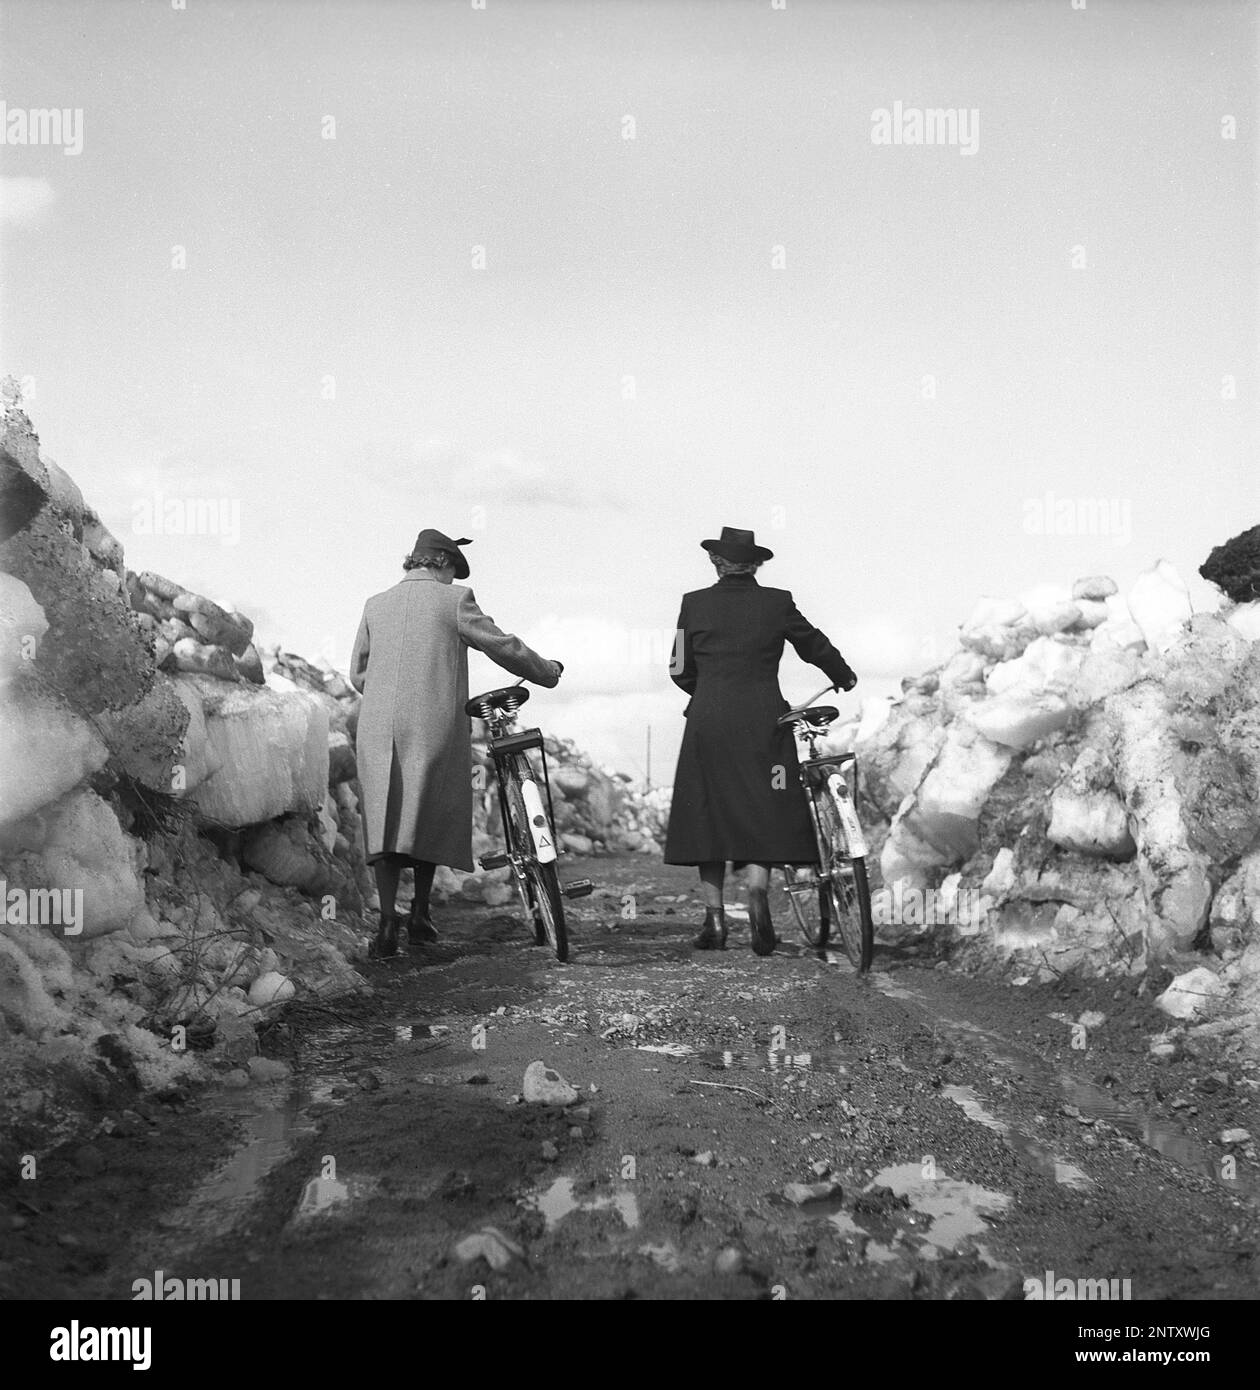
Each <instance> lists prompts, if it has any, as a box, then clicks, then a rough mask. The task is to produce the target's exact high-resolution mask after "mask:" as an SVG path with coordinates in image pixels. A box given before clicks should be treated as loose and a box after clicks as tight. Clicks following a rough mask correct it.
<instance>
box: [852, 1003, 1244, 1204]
mask: <svg viewBox="0 0 1260 1390" xmlns="http://www.w3.org/2000/svg"><path fill="white" fill-rule="evenodd" d="M875 978H876V979H877V980H879V979H882V977H875ZM881 988H884V986H882V985H881ZM885 993H887V994H889V995H890V996H892V997H893V998H897V999H908V1000H910V1001H912V1002H913V1003H915V1004H917V1005H918V1006H919V1007H920V1008H921V1009H922V1010H924V1012H926V1013H927V1014H929V1016H930V1017H931V1020H932V1023H933V1026H934V1028H935V1029H936V1030H937V1031H939V1032H942V1033H945V1034H947V1035H948V1034H950V1033H952V1034H953V1035H954V1036H955V1037H969V1038H971V1039H972V1040H975V1039H976V1038H982V1039H983V1040H984V1042H985V1049H986V1053H987V1055H988V1056H989V1057H990V1058H991V1059H992V1060H993V1061H994V1062H998V1063H1000V1064H1001V1065H1003V1066H1007V1067H1010V1068H1012V1069H1013V1070H1015V1071H1017V1072H1019V1073H1020V1074H1021V1075H1023V1076H1026V1077H1028V1078H1029V1079H1032V1080H1036V1081H1038V1082H1040V1083H1042V1084H1044V1085H1046V1086H1048V1087H1053V1088H1055V1089H1057V1090H1058V1092H1059V1094H1060V1096H1061V1097H1062V1098H1063V1100H1064V1101H1066V1102H1068V1103H1069V1104H1071V1105H1075V1106H1076V1108H1077V1109H1078V1110H1080V1111H1081V1113H1082V1114H1084V1115H1087V1116H1089V1117H1090V1118H1091V1119H1095V1120H1103V1121H1105V1122H1106V1123H1107V1124H1110V1125H1113V1126H1114V1127H1115V1128H1116V1129H1118V1130H1120V1131H1121V1133H1123V1134H1127V1135H1128V1136H1129V1137H1130V1138H1132V1139H1137V1140H1139V1141H1140V1142H1141V1143H1143V1144H1145V1145H1146V1146H1147V1147H1148V1148H1150V1149H1153V1150H1154V1151H1155V1152H1156V1153H1158V1154H1160V1155H1161V1156H1162V1157H1164V1158H1167V1159H1169V1160H1170V1161H1172V1162H1173V1163H1176V1164H1178V1165H1180V1166H1181V1167H1183V1168H1188V1169H1189V1170H1190V1171H1192V1172H1194V1173H1198V1174H1199V1175H1200V1176H1202V1177H1208V1178H1211V1179H1212V1180H1213V1181H1214V1182H1216V1183H1219V1184H1220V1185H1221V1186H1222V1187H1224V1188H1225V1189H1226V1190H1227V1191H1229V1192H1231V1193H1233V1194H1234V1195H1235V1196H1244V1197H1248V1198H1250V1199H1252V1200H1255V1198H1256V1197H1260V1183H1257V1181H1256V1179H1255V1178H1254V1177H1252V1176H1251V1175H1250V1174H1245V1173H1239V1174H1238V1175H1237V1176H1236V1177H1234V1178H1232V1179H1231V1178H1226V1177H1224V1176H1223V1175H1222V1173H1221V1171H1220V1165H1219V1158H1218V1155H1216V1154H1215V1153H1213V1152H1212V1151H1211V1150H1209V1149H1206V1148H1204V1147H1203V1145H1202V1144H1200V1143H1198V1141H1197V1140H1195V1139H1193V1138H1192V1137H1191V1136H1190V1135H1189V1134H1187V1133H1186V1132H1185V1130H1183V1129H1182V1128H1180V1126H1178V1125H1175V1124H1173V1123H1171V1122H1170V1121H1168V1120H1163V1119H1159V1118H1158V1117H1156V1116H1154V1115H1148V1114H1147V1113H1146V1112H1145V1111H1142V1110H1137V1109H1133V1108H1131V1107H1130V1106H1128V1105H1125V1104H1124V1103H1123V1102H1122V1101H1120V1100H1119V1098H1118V1097H1116V1096H1115V1095H1113V1094H1112V1092H1110V1091H1108V1090H1106V1089H1104V1088H1103V1087H1101V1086H1095V1085H1092V1084H1091V1083H1090V1082H1088V1081H1080V1080H1078V1079H1077V1078H1076V1077H1074V1076H1068V1075H1066V1074H1065V1073H1063V1072H1057V1071H1055V1070H1054V1068H1053V1067H1050V1066H1047V1065H1046V1063H1045V1062H1043V1061H1042V1060H1041V1058H1040V1057H1038V1056H1037V1055H1036V1054H1035V1053H1032V1052H1026V1051H1024V1050H1023V1049H1022V1048H1018V1047H1016V1046H1014V1045H1013V1044H1011V1043H1010V1042H1008V1041H1007V1039H1005V1038H1003V1037H1002V1036H1001V1034H1000V1033H994V1032H991V1031H990V1030H989V1029H987V1028H979V1027H977V1026H976V1025H975V1024H974V1023H969V1022H967V1021H966V1020H964V1019H955V1018H943V1017H941V1016H940V1015H939V1014H935V1013H933V1012H932V1006H931V1004H930V1002H929V1001H928V1000H927V999H926V998H925V996H924V995H922V994H921V993H919V992H918V991H917V990H906V989H894V988H893V987H891V986H889V987H887V988H885ZM1008 1138H1015V1140H1016V1142H1017V1143H1018V1142H1020V1141H1022V1143H1023V1144H1024V1145H1026V1146H1031V1147H1029V1148H1026V1149H1025V1152H1028V1153H1029V1155H1030V1156H1033V1157H1035V1156H1036V1152H1037V1150H1038V1146H1037V1145H1036V1144H1035V1143H1034V1142H1033V1141H1032V1140H1030V1139H1029V1138H1028V1137H1027V1136H1026V1135H1019V1134H1018V1132H1017V1131H1012V1134H1011V1135H1009V1136H1008ZM1041 1152H1042V1153H1044V1150H1042V1151H1041ZM1051 1161H1052V1162H1053V1163H1055V1164H1057V1166H1058V1168H1059V1169H1061V1170H1062V1171H1063V1172H1064V1175H1065V1176H1064V1177H1059V1176H1058V1175H1057V1174H1056V1179H1055V1180H1056V1181H1059V1182H1065V1183H1066V1185H1068V1186H1072V1185H1073V1184H1077V1185H1080V1184H1081V1182H1082V1180H1083V1181H1084V1183H1088V1182H1089V1179H1088V1178H1087V1177H1086V1176H1085V1174H1083V1173H1082V1172H1081V1170H1080V1169H1079V1168H1076V1167H1075V1166H1074V1165H1072V1164H1070V1163H1063V1162H1062V1161H1061V1160H1055V1159H1053V1157H1052V1158H1051Z"/></svg>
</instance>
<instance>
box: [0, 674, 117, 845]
mask: <svg viewBox="0 0 1260 1390" xmlns="http://www.w3.org/2000/svg"><path fill="white" fill-rule="evenodd" d="M108 757H109V751H108V749H107V748H106V747H105V744H104V742H103V740H102V739H101V737H100V735H99V734H97V732H96V730H95V729H93V728H92V726H91V725H90V724H89V723H87V722H86V721H85V720H83V719H80V718H79V716H78V715H77V714H74V713H72V712H71V711H70V710H69V709H66V708H65V707H64V706H61V705H58V704H55V703H54V702H53V701H52V700H51V699H50V698H49V697H48V696H46V695H43V694H41V693H37V692H33V691H21V692H18V691H17V690H16V688H15V687H14V686H12V685H10V686H9V687H7V688H6V689H3V690H0V825H6V824H9V823H11V822H13V821H19V820H23V819H24V818H25V817H26V816H28V815H30V814H31V812H32V811H37V810H39V808H40V807H41V806H47V805H48V804H49V803H50V802H52V801H56V800H57V799H58V797H61V796H64V795H65V793H66V792H68V791H69V790H70V789H71V788H72V787H74V786H77V785H78V784H79V783H80V782H82V781H83V780H84V778H86V777H89V776H91V775H92V773H94V772H99V771H100V769H101V768H102V767H104V766H105V763H106V760H107V759H108Z"/></svg>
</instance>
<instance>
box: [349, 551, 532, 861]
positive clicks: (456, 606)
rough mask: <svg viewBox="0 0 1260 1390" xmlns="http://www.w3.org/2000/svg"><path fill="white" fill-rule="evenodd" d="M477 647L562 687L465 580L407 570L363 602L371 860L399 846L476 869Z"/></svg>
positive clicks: (365, 793) (358, 652)
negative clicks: (470, 711)
mask: <svg viewBox="0 0 1260 1390" xmlns="http://www.w3.org/2000/svg"><path fill="white" fill-rule="evenodd" d="M469 647H473V648H475V649H476V650H477V651H479V652H484V653H485V654H486V655H487V656H488V657H489V658H490V659H491V660H492V661H495V662H497V663H498V664H499V665H500V666H503V667H506V668H507V670H509V671H511V672H512V674H513V675H514V676H523V677H525V678H526V679H528V680H532V681H534V682H536V683H537V684H538V685H545V686H553V685H555V684H556V679H557V678H556V676H555V674H554V671H553V669H552V666H551V663H550V662H549V661H544V660H543V658H542V657H541V656H539V655H538V653H537V652H535V651H533V650H531V649H530V648H529V647H527V646H526V645H525V643H524V642H522V641H521V640H520V638H519V637H512V636H510V635H509V634H508V633H506V632H502V631H500V630H499V628H497V627H496V626H495V624H494V621H493V619H491V618H489V617H487V616H486V614H484V613H483V612H482V611H481V609H480V608H478V606H477V600H476V599H475V598H474V597H473V592H472V590H471V589H467V588H465V587H464V586H463V585H462V584H444V583H442V581H441V580H438V579H434V578H433V577H432V576H430V575H428V574H426V573H425V572H424V571H423V570H410V571H408V573H407V574H406V575H405V576H404V578H403V579H401V580H400V581H399V582H398V583H397V584H395V585H394V587H393V588H392V589H386V590H385V592H384V593H381V594H374V595H373V596H372V597H371V598H370V599H368V601H367V604H366V605H365V607H364V610H363V618H362V621H361V622H360V623H359V632H358V636H357V637H356V638H355V639H354V653H353V655H352V656H351V658H350V682H351V684H352V685H353V686H354V688H355V689H356V690H359V691H362V692H363V703H362V705H361V706H360V707H359V725H358V731H357V733H356V736H355V754H356V758H357V760H358V764H359V786H360V806H361V809H362V812H363V828H364V832H365V834H366V837H367V855H368V859H369V861H371V860H372V859H374V858H377V857H379V856H380V855H381V854H385V853H389V852H391V851H392V852H395V853H398V854H406V855H409V856H410V857H411V858H412V859H424V860H428V861H429V862H430V863H433V864H447V865H449V866H450V867H451V868H453V869H471V868H472V867H473V862H472V735H471V721H470V720H469V718H468V716H467V715H466V714H465V713H464V705H465V703H466V702H467V700H468V648H469ZM505 684H506V682H505Z"/></svg>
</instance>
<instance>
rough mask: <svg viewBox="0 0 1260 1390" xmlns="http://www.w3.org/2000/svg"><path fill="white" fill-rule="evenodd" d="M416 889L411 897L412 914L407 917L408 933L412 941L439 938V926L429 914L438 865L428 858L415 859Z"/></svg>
mask: <svg viewBox="0 0 1260 1390" xmlns="http://www.w3.org/2000/svg"><path fill="white" fill-rule="evenodd" d="M411 867H412V869H413V870H414V872H415V879H416V891H415V895H414V896H413V897H412V899H411V914H410V916H409V917H408V918H407V934H408V937H409V938H410V940H411V942H412V943H413V944H415V943H416V942H418V941H436V940H438V933H437V928H436V927H435V926H434V925H433V921H432V919H431V918H430V916H429V894H430V893H431V892H432V891H433V875H434V874H435V873H436V872H437V865H436V864H430V863H429V861H428V860H427V859H413V860H412V861H411Z"/></svg>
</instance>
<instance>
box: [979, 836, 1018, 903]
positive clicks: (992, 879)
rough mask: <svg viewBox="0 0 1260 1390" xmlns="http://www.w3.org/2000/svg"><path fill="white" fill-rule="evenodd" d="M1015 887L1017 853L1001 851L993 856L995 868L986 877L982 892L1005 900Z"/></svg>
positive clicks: (981, 888) (1009, 850)
mask: <svg viewBox="0 0 1260 1390" xmlns="http://www.w3.org/2000/svg"><path fill="white" fill-rule="evenodd" d="M1014 886H1015V851H1014V850H1011V849H1006V848H1003V849H1000V850H998V852H997V854H995V855H994V856H993V867H992V868H991V869H990V870H989V872H988V873H987V874H986V875H985V879H984V882H983V883H982V884H981V885H980V891H981V892H982V893H986V894H987V895H988V896H989V897H991V898H1004V897H1005V896H1006V895H1007V893H1009V892H1010V891H1011V889H1012V888H1014Z"/></svg>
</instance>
